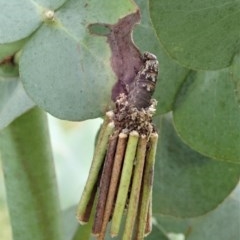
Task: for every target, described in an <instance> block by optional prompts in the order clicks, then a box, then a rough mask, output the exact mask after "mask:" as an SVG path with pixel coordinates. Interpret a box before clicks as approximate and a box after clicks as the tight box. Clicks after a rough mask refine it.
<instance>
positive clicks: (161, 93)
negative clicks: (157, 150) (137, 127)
mask: <svg viewBox="0 0 240 240" xmlns="http://www.w3.org/2000/svg"><path fill="white" fill-rule="evenodd" d="M135 2H136V3H137V4H138V6H139V7H140V9H141V16H142V18H141V23H140V24H139V25H137V26H136V27H135V28H134V31H133V39H134V42H135V43H136V45H137V46H138V47H139V48H140V49H141V50H142V51H143V52H144V51H147V52H151V53H153V54H155V55H156V56H157V57H158V61H159V76H158V83H157V87H156V89H155V93H154V98H156V99H157V101H158V105H157V113H158V114H159V113H161V114H162V113H166V112H168V111H170V110H171V109H172V105H173V103H174V99H175V96H176V93H177V91H178V89H179V87H180V85H181V84H182V82H183V81H184V79H185V77H186V75H187V73H188V71H189V70H188V69H186V68H184V67H182V66H180V65H179V64H177V63H176V62H174V61H173V60H172V59H171V58H170V57H169V56H168V55H167V53H166V52H165V50H164V49H163V47H162V46H161V44H160V42H159V40H158V38H157V35H156V33H155V31H154V29H153V26H152V23H151V20H150V17H149V6H148V1H146V0H135Z"/></svg>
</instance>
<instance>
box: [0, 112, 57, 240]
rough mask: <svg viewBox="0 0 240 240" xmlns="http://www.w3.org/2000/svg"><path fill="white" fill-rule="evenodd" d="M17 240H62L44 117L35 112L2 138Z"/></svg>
mask: <svg viewBox="0 0 240 240" xmlns="http://www.w3.org/2000/svg"><path fill="white" fill-rule="evenodd" d="M0 151H1V159H2V166H3V172H4V177H5V186H6V192H7V201H8V208H9V214H10V218H11V226H12V234H13V239H14V240H32V239H35V240H43V239H51V240H59V239H61V228H60V214H59V213H60V211H59V202H58V193H57V186H56V180H55V172H54V166H53V159H52V152H51V145H50V141H49V136H48V126H47V119H46V116H45V114H44V113H43V112H42V111H41V110H39V109H36V108H35V109H33V110H31V111H29V112H28V113H26V114H24V115H23V116H21V117H20V118H18V119H16V120H15V121H14V122H13V123H12V124H11V125H10V126H9V127H8V128H6V129H4V130H3V131H2V132H1V134H0Z"/></svg>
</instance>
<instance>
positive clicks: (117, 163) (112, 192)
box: [98, 133, 128, 240]
mask: <svg viewBox="0 0 240 240" xmlns="http://www.w3.org/2000/svg"><path fill="white" fill-rule="evenodd" d="M127 137H128V135H127V134H125V133H120V134H119V137H118V144H117V149H116V154H115V159H114V165H113V170H112V176H111V182H110V186H109V191H108V197H107V202H106V207H105V213H104V218H103V224H102V229H101V233H100V235H99V237H98V240H104V237H105V232H106V229H107V224H108V222H109V219H110V216H111V214H112V210H113V205H114V204H113V203H114V199H115V196H116V193H117V187H118V183H119V179H120V173H121V168H122V162H123V159H124V154H125V149H126V145H127Z"/></svg>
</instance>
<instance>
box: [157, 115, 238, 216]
mask: <svg viewBox="0 0 240 240" xmlns="http://www.w3.org/2000/svg"><path fill="white" fill-rule="evenodd" d="M157 125H158V127H160V128H159V129H160V130H159V131H160V139H159V145H158V149H157V159H156V167H155V176H154V190H153V213H154V214H158V213H162V214H166V215H171V216H176V217H193V216H199V215H202V214H204V213H206V212H209V211H211V210H213V209H214V208H216V207H217V206H218V205H219V204H220V203H221V202H222V201H223V200H224V199H225V198H226V197H227V196H228V195H229V194H230V192H231V191H232V190H233V189H234V188H235V186H236V185H237V183H238V181H239V176H240V166H239V165H238V164H234V163H227V162H222V161H215V160H213V159H210V158H208V157H205V156H203V155H200V154H199V153H198V152H195V151H193V150H191V149H190V148H189V147H188V146H187V145H185V144H184V143H183V142H182V141H181V139H180V138H179V137H178V136H177V134H176V132H175V130H174V128H173V125H172V123H171V121H170V120H169V119H168V117H167V116H165V117H164V118H163V119H162V121H159V119H157ZM223 176H224V177H223ZM226 179H227V181H226Z"/></svg>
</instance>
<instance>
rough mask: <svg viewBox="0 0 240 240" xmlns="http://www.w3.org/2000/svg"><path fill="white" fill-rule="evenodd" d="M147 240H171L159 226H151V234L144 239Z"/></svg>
mask: <svg viewBox="0 0 240 240" xmlns="http://www.w3.org/2000/svg"><path fill="white" fill-rule="evenodd" d="M146 239H147V240H159V239H161V240H171V239H170V238H168V236H167V235H166V233H165V231H164V230H163V229H162V228H161V227H160V226H159V224H155V223H154V224H153V228H152V232H151V233H150V234H149V235H148V236H147V237H146Z"/></svg>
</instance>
